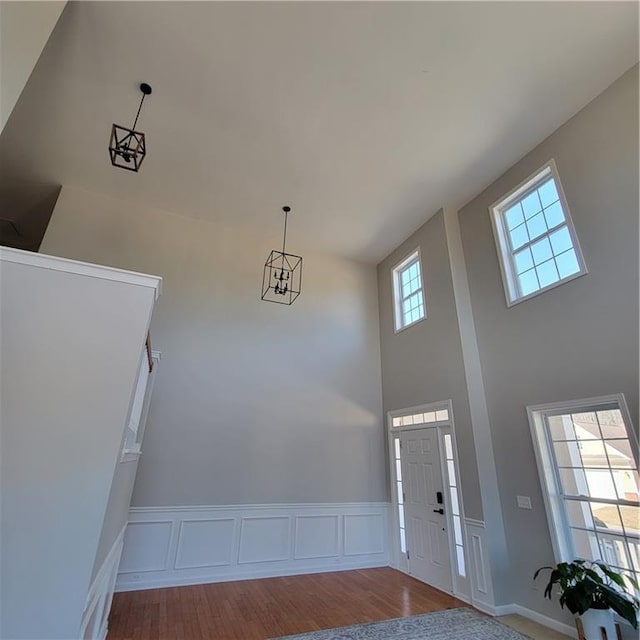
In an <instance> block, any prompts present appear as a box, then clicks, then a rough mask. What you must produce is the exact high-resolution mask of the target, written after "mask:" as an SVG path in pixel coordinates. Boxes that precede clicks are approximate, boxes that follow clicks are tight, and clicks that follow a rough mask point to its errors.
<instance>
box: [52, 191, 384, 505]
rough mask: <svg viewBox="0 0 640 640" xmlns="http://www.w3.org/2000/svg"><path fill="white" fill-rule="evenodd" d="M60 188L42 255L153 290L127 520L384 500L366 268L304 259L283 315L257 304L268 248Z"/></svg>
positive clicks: (372, 277) (373, 319)
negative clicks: (136, 279) (145, 399)
mask: <svg viewBox="0 0 640 640" xmlns="http://www.w3.org/2000/svg"><path fill="white" fill-rule="evenodd" d="M279 224H280V219H279V218H277V217H276V218H274V229H273V237H270V238H261V237H251V236H247V235H244V234H243V235H240V234H239V233H238V232H237V231H231V230H229V229H226V228H224V227H223V226H221V225H213V224H210V223H206V222H203V221H198V220H194V219H190V218H186V217H184V216H179V215H175V214H172V213H167V212H164V211H158V210H152V209H146V208H141V207H132V206H131V205H130V203H123V202H121V201H117V200H112V199H107V198H103V197H101V196H99V195H97V194H94V193H90V192H87V191H83V190H80V189H76V188H71V187H64V188H63V190H62V193H61V195H60V197H59V199H58V203H57V206H56V209H55V211H54V214H53V216H52V220H51V223H50V225H49V228H48V230H47V233H46V235H45V238H44V240H43V244H42V247H41V251H42V252H44V253H52V254H54V255H62V256H67V257H72V258H77V259H83V260H89V261H92V262H97V263H100V264H109V265H113V266H117V267H121V268H126V269H132V270H136V271H143V272H147V273H157V274H158V275H161V276H162V277H163V278H164V281H163V295H162V296H161V298H160V300H159V302H158V305H157V307H156V310H155V312H154V318H153V321H152V329H151V331H152V341H153V347H154V349H157V350H159V351H161V352H162V362H161V365H160V368H159V369H158V375H157V378H156V383H155V388H154V393H153V399H152V401H151V409H150V413H149V420H148V423H147V429H146V432H145V441H144V444H143V455H142V458H141V461H140V465H139V470H138V477H137V480H136V486H135V490H134V495H133V504H134V505H135V506H158V505H159V506H172V505H200V504H201V505H215V504H267V503H304V502H317V503H322V502H359V501H363V502H364V501H380V500H386V498H387V493H388V492H387V487H386V479H385V473H384V469H385V467H384V432H383V428H382V420H381V406H380V386H381V382H380V351H379V331H378V315H377V291H376V274H375V268H374V267H372V266H369V265H362V264H359V263H356V262H353V261H349V260H345V259H341V258H336V257H332V256H327V255H318V254H310V253H308V252H307V251H305V246H304V242H303V240H302V239H300V238H297V237H296V236H295V225H294V224H293V225H291V227H292V229H291V233H290V239H289V243H288V246H290V247H291V250H292V251H294V252H299V253H301V254H302V255H303V256H304V260H305V261H304V269H305V271H304V287H303V293H302V295H301V296H300V298H299V299H298V300H297V301H296V302H295V303H294V305H293V306H291V307H287V306H283V305H277V304H270V303H266V302H261V301H260V297H259V296H260V284H261V279H262V266H263V264H264V260H265V259H266V257H267V255H268V253H269V251H270V250H271V249H272V248H273V247H272V245H273V246H277V243H278V242H279V238H278V234H279V232H280V228H279Z"/></svg>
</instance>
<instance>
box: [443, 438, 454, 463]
mask: <svg viewBox="0 0 640 640" xmlns="http://www.w3.org/2000/svg"><path fill="white" fill-rule="evenodd" d="M444 450H445V457H446V458H448V459H449V460H451V459H452V458H453V447H452V446H451V434H449V433H445V434H444Z"/></svg>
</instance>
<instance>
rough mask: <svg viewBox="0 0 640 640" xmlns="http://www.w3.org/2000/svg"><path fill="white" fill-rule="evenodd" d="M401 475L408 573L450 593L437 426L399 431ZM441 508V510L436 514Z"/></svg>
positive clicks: (447, 541) (449, 565)
mask: <svg viewBox="0 0 640 640" xmlns="http://www.w3.org/2000/svg"><path fill="white" fill-rule="evenodd" d="M400 442H401V450H400V458H401V465H402V475H403V477H404V478H407V480H408V482H407V483H406V489H407V495H406V496H405V517H406V520H407V523H408V525H409V526H408V527H407V549H408V552H409V573H410V574H411V575H413V576H414V577H416V578H418V579H420V580H423V581H424V582H427V583H428V584H430V585H432V586H434V587H437V588H438V589H442V590H443V591H447V592H448V593H451V591H452V580H451V564H450V555H449V537H448V534H447V530H446V518H445V515H444V504H439V503H438V501H437V492H438V491H439V492H441V493H442V492H443V481H442V467H441V466H440V453H439V448H438V431H437V429H436V428H424V429H419V430H415V431H405V432H403V433H401V434H400ZM440 509H442V511H443V513H439V511H440Z"/></svg>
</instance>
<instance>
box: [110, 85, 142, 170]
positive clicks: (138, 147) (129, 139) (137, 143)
mask: <svg viewBox="0 0 640 640" xmlns="http://www.w3.org/2000/svg"><path fill="white" fill-rule="evenodd" d="M140 91H142V99H141V100H140V106H139V107H138V113H136V119H135V120H134V122H133V127H131V129H127V127H121V126H120V125H118V124H115V123H114V125H113V126H112V127H111V140H110V141H109V155H110V156H111V164H112V165H113V166H114V167H120V168H122V169H128V170H129V171H138V170H139V169H140V165H141V164H142V161H143V160H144V157H145V156H146V155H147V145H146V142H145V139H144V133H142V132H141V131H136V130H135V129H136V124H138V118H139V117H140V110H141V109H142V103H143V102H144V99H145V98H146V97H147V96H148V95H150V94H151V86H150V85H148V84H147V83H146V82H143V83H142V84H141V85H140Z"/></svg>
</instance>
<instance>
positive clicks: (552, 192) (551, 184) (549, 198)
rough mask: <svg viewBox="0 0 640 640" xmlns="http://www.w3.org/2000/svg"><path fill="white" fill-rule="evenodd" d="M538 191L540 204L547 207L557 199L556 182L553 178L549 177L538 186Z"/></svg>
mask: <svg viewBox="0 0 640 640" xmlns="http://www.w3.org/2000/svg"><path fill="white" fill-rule="evenodd" d="M538 193H539V195H540V200H542V206H543V207H548V206H549V205H550V204H553V203H554V202H556V200H558V191H557V190H556V183H555V181H554V179H553V178H549V180H547V181H546V182H545V183H544V184H542V185H540V186H539V187H538Z"/></svg>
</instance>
